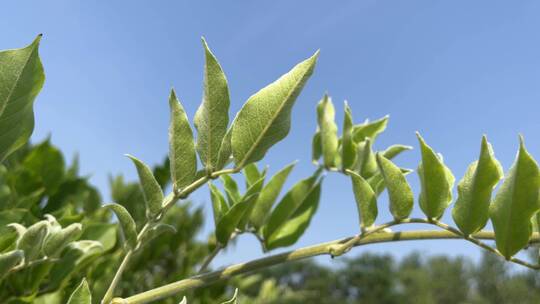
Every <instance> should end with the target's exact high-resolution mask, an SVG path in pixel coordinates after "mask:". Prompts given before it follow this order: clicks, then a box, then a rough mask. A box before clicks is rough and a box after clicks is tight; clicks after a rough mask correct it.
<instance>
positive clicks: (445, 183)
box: [416, 133, 454, 219]
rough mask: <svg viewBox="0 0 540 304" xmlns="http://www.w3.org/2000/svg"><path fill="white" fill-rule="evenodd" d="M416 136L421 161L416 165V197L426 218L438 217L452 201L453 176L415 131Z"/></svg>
mask: <svg viewBox="0 0 540 304" xmlns="http://www.w3.org/2000/svg"><path fill="white" fill-rule="evenodd" d="M416 136H417V137H418V141H419V142H420V151H421V153H422V161H421V163H420V165H419V166H418V176H419V177H420V185H421V192H420V196H419V198H418V200H419V202H420V208H421V209H422V211H423V212H424V214H425V215H426V216H427V217H428V218H434V219H438V218H440V217H441V216H442V215H443V213H444V210H445V209H446V207H448V205H449V204H450V202H451V201H452V187H453V186H454V176H453V175H452V172H450V170H449V169H448V168H447V167H446V166H445V165H444V163H443V161H442V159H441V157H440V156H438V155H437V154H436V153H435V151H433V149H431V147H430V146H428V145H427V144H426V142H425V141H424V139H423V138H422V137H421V136H420V134H419V133H416Z"/></svg>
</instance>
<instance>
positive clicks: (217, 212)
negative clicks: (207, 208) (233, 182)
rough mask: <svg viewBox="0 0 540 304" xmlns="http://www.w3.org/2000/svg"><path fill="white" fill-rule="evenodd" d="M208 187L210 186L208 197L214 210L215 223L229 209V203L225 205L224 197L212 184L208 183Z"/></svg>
mask: <svg viewBox="0 0 540 304" xmlns="http://www.w3.org/2000/svg"><path fill="white" fill-rule="evenodd" d="M208 187H209V188H210V199H211V200H212V208H213V211H214V223H215V224H216V225H217V223H218V222H219V220H220V219H221V218H222V217H223V215H225V213H227V211H228V210H229V205H227V202H226V201H225V197H223V195H222V194H221V192H220V191H219V189H218V188H217V187H216V186H214V184H212V183H209V184H208Z"/></svg>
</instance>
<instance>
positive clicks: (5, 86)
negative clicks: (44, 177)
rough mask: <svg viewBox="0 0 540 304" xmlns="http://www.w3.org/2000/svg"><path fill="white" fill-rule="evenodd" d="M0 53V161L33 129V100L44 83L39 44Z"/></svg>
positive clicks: (28, 136)
mask: <svg viewBox="0 0 540 304" xmlns="http://www.w3.org/2000/svg"><path fill="white" fill-rule="evenodd" d="M40 40H41V35H39V36H38V37H37V38H36V39H35V40H34V42H32V43H31V44H30V45H29V46H27V47H25V48H22V49H14V50H7V51H2V52H0V134H1V136H0V162H1V161H3V160H4V159H5V158H6V157H7V156H8V155H9V154H11V153H12V152H13V151H15V150H17V149H18V148H20V147H21V146H22V145H24V144H25V143H26V142H27V141H28V139H29V138H30V135H31V134H32V131H33V130H34V110H33V105H34V100H35V98H36V96H37V95H38V94H39V91H41V88H42V87H43V83H44V82H45V75H44V73H43V66H42V65H41V60H40V59H39V54H38V47H39V41H40Z"/></svg>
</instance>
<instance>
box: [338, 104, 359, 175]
mask: <svg viewBox="0 0 540 304" xmlns="http://www.w3.org/2000/svg"><path fill="white" fill-rule="evenodd" d="M344 112H345V114H344V115H345V117H344V118H343V135H342V137H341V165H342V167H343V169H351V168H352V167H353V165H354V163H355V162H356V157H357V153H356V149H357V148H356V143H355V142H354V141H353V138H352V136H353V132H352V130H353V117H352V112H351V108H350V107H349V105H348V104H347V102H346V101H345V110H344Z"/></svg>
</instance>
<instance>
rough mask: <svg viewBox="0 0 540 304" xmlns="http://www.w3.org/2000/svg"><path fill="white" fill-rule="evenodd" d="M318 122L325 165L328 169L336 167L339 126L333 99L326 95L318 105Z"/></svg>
mask: <svg viewBox="0 0 540 304" xmlns="http://www.w3.org/2000/svg"><path fill="white" fill-rule="evenodd" d="M317 122H318V124H319V129H320V130H321V147H322V156H323V163H324V166H325V167H326V168H331V167H335V158H336V156H337V149H338V137H337V126H336V123H335V110H334V105H333V104H332V99H330V97H329V96H328V95H326V94H325V95H324V97H323V98H322V99H321V101H320V102H319V104H318V105H317Z"/></svg>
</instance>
